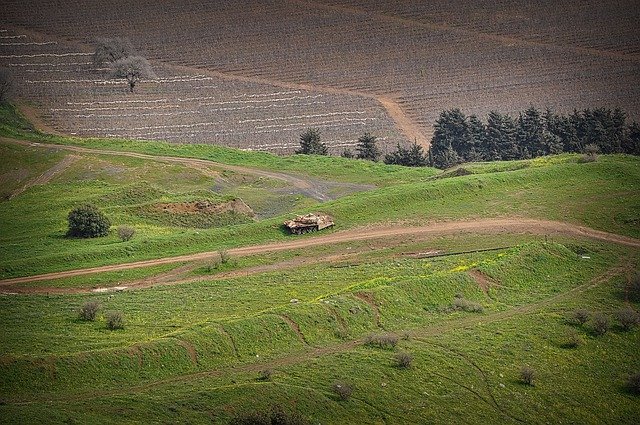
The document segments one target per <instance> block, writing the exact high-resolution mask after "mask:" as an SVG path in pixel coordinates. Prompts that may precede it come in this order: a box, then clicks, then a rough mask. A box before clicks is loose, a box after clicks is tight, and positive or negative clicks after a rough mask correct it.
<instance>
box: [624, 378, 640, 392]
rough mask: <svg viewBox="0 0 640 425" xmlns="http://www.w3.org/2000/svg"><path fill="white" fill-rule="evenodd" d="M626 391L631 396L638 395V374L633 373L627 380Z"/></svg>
mask: <svg viewBox="0 0 640 425" xmlns="http://www.w3.org/2000/svg"><path fill="white" fill-rule="evenodd" d="M627 389H628V390H629V392H631V393H633V394H639V395H640V373H634V374H633V375H630V376H629V377H628V378H627Z"/></svg>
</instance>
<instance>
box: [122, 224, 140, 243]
mask: <svg viewBox="0 0 640 425" xmlns="http://www.w3.org/2000/svg"><path fill="white" fill-rule="evenodd" d="M135 233H136V230H135V229H134V228H133V227H129V226H120V227H118V237H119V238H120V240H121V241H122V242H126V241H128V240H131V238H132V237H133V235H134V234H135Z"/></svg>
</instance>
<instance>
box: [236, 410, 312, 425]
mask: <svg viewBox="0 0 640 425" xmlns="http://www.w3.org/2000/svg"><path fill="white" fill-rule="evenodd" d="M229 424H231V425H309V424H310V422H309V421H308V420H306V419H305V418H304V417H303V416H302V415H300V414H299V413H296V412H286V411H284V410H283V409H282V407H280V406H272V407H271V409H270V411H269V412H250V413H244V414H240V415H239V416H237V417H235V418H233V419H231V421H230V422H229Z"/></svg>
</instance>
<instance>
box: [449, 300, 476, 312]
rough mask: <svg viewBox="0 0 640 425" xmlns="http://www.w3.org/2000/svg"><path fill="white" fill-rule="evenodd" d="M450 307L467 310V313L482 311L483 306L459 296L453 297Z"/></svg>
mask: <svg viewBox="0 0 640 425" xmlns="http://www.w3.org/2000/svg"><path fill="white" fill-rule="evenodd" d="M451 308H452V309H453V310H456V311H467V312H469V313H482V312H483V311H484V307H482V305H480V304H478V303H476V302H473V301H469V300H467V299H464V298H461V297H456V298H454V299H453V302H452V303H451Z"/></svg>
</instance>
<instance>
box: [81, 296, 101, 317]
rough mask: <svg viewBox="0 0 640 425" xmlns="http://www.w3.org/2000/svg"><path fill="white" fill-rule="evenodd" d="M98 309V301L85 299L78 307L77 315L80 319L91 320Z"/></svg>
mask: <svg viewBox="0 0 640 425" xmlns="http://www.w3.org/2000/svg"><path fill="white" fill-rule="evenodd" d="M98 310H100V303H99V302H97V301H87V302H86V303H84V304H83V305H82V307H80V311H79V312H78V316H80V319H82V320H87V321H90V322H93V321H94V320H96V316H97V314H98Z"/></svg>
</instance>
